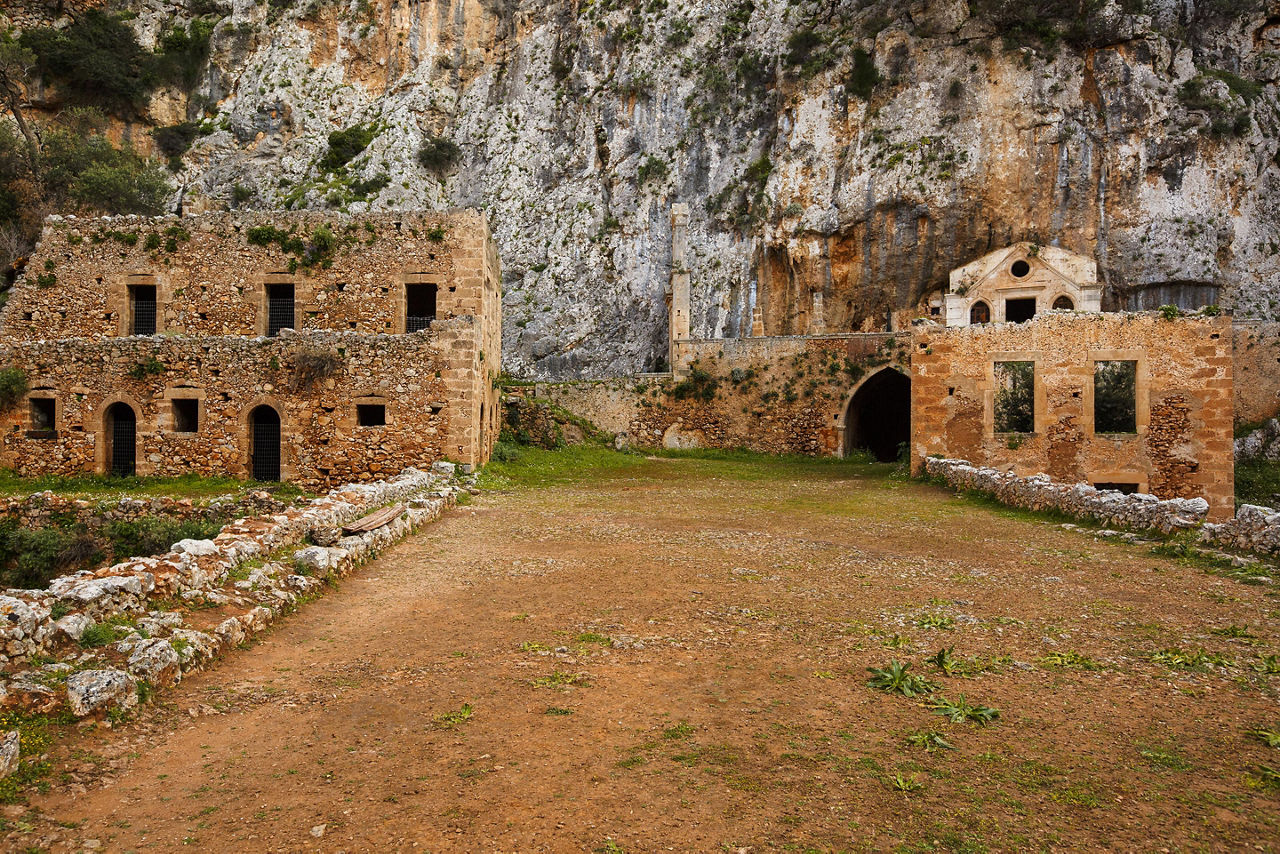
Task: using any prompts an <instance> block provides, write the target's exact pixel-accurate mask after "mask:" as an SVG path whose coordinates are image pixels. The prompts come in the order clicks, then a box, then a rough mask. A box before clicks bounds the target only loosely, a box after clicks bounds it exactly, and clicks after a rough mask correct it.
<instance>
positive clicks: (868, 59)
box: [845, 48, 880, 101]
mask: <svg viewBox="0 0 1280 854" xmlns="http://www.w3.org/2000/svg"><path fill="white" fill-rule="evenodd" d="M879 83H880V71H879V70H878V69H877V68H876V61H875V59H874V58H872V56H871V54H869V53H867V52H866V51H865V50H863V49H862V48H856V49H855V50H854V51H853V67H852V69H850V71H849V82H848V84H847V85H846V86H845V91H847V92H848V93H849V94H850V95H853V96H854V97H856V98H861V99H862V100H864V101H869V100H870V99H871V93H872V92H874V91H875V88H876V86H877V85H878V84H879Z"/></svg>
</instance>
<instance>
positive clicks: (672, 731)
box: [662, 721, 694, 741]
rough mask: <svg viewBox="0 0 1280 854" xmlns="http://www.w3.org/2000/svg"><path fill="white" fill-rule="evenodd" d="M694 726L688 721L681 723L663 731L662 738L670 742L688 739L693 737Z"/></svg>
mask: <svg viewBox="0 0 1280 854" xmlns="http://www.w3.org/2000/svg"><path fill="white" fill-rule="evenodd" d="M693 730H694V726H693V724H691V723H689V722H688V721H681V722H680V723H678V724H676V725H675V726H673V727H668V728H667V729H664V730H663V731H662V737H663V738H665V739H667V740H668V741H676V740H678V739H682V738H688V737H689V736H691V735H693Z"/></svg>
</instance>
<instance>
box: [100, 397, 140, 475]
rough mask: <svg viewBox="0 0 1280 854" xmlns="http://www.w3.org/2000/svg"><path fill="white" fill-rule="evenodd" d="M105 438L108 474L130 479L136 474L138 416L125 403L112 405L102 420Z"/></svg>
mask: <svg viewBox="0 0 1280 854" xmlns="http://www.w3.org/2000/svg"><path fill="white" fill-rule="evenodd" d="M102 430H103V434H104V435H105V437H106V442H107V448H106V450H107V453H106V464H107V465H106V469H107V473H108V474H113V475H116V476H118V477H132V476H133V475H135V474H137V473H138V416H137V413H135V412H134V411H133V407H132V406H130V405H129V404H127V403H113V404H111V405H110V406H108V407H107V411H106V413H105V414H104V416H103V419H102Z"/></svg>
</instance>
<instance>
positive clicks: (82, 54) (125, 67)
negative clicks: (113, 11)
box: [20, 9, 151, 114]
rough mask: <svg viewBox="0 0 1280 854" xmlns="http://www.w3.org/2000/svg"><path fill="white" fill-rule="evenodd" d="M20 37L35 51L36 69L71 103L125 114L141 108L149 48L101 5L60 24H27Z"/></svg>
mask: <svg viewBox="0 0 1280 854" xmlns="http://www.w3.org/2000/svg"><path fill="white" fill-rule="evenodd" d="M20 42H21V43H22V45H23V47H25V48H27V49H28V50H30V51H31V52H32V53H33V54H35V56H36V70H37V71H39V72H40V73H41V74H43V75H45V76H46V77H49V78H51V79H52V80H54V81H55V82H56V83H57V84H58V87H59V91H61V92H62V93H63V94H64V95H65V96H66V97H67V99H68V100H70V101H72V102H73V103H78V104H86V105H94V106H101V107H105V108H106V109H108V110H111V111H112V112H116V113H126V114H127V113H132V112H136V111H138V110H140V109H141V108H142V106H143V104H144V102H145V100H146V96H147V93H148V92H149V91H150V89H151V85H150V81H149V80H148V76H149V75H148V68H147V65H148V62H147V60H148V57H147V53H146V51H144V50H143V49H142V46H141V45H139V44H138V40H137V38H136V37H135V36H134V34H133V29H132V28H131V27H130V26H129V25H128V24H126V23H125V22H124V20H123V19H122V18H120V17H119V16H116V15H110V14H107V13H106V12H103V11H102V10H100V9H90V10H88V11H87V12H85V13H84V14H83V15H81V16H80V17H79V18H78V19H77V20H75V21H73V22H72V23H71V24H70V25H69V26H67V27H66V28H64V29H61V30H57V29H54V28H53V27H40V28H38V29H33V30H28V31H26V32H25V33H23V34H22V36H21V38H20Z"/></svg>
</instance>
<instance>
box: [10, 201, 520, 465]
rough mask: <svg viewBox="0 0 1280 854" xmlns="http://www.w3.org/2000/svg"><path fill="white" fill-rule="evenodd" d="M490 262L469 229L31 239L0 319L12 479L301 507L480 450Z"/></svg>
mask: <svg viewBox="0 0 1280 854" xmlns="http://www.w3.org/2000/svg"><path fill="white" fill-rule="evenodd" d="M500 359H501V294H500V276H499V269H498V257H497V253H496V251H495V248H494V245H493V241H492V239H491V237H490V234H489V229H488V225H487V222H486V220H485V218H484V216H483V215H481V214H480V213H477V212H471V211H468V212H453V213H447V214H444V213H394V214H388V213H382V214H369V215H364V216H359V217H348V216H338V215H331V214H319V213H296V214H230V213H220V214H207V215H202V216H197V217H187V218H176V217H164V218H157V219H148V218H137V217H116V218H105V219H77V218H74V217H67V218H65V219H64V218H58V217H50V219H49V220H48V222H47V223H46V225H45V229H44V233H43V235H42V237H41V240H40V243H39V246H38V248H37V250H36V252H35V253H34V255H33V257H32V258H31V261H30V263H29V265H28V267H27V273H26V275H25V277H24V278H23V279H22V280H20V281H19V282H18V283H17V284H16V285H15V287H14V288H13V290H12V293H11V295H10V298H9V301H8V303H7V305H6V306H5V307H4V309H3V312H0V368H3V369H10V370H11V371H13V372H17V373H15V374H12V375H14V376H17V375H19V374H20V376H21V378H23V379H25V382H26V385H27V388H28V390H27V392H26V393H25V395H24V396H23V397H22V399H21V400H18V401H15V402H14V403H13V404H12V405H11V406H9V407H8V409H7V410H5V411H4V412H2V413H0V465H2V466H5V467H10V468H13V469H16V470H17V471H19V472H20V473H22V474H41V473H60V474H70V473H76V472H102V473H117V474H133V473H137V474H141V475H177V474H183V473H187V472H195V473H200V474H209V475H212V474H230V475H233V476H240V477H252V478H256V479H259V480H278V479H284V480H289V481H294V482H297V483H300V484H303V485H307V486H311V487H323V486H327V485H331V484H336V483H342V482H347V481H353V480H355V481H360V480H371V479H377V478H381V477H384V476H386V475H388V474H391V473H394V472H398V471H400V470H401V469H403V468H405V467H406V466H410V465H415V466H423V465H429V464H430V463H431V462H433V461H435V460H438V459H442V458H446V459H451V460H455V461H457V462H459V463H463V464H470V465H479V464H483V463H484V462H485V461H486V460H487V459H488V457H489V452H490V450H491V449H492V446H493V443H494V441H495V440H496V434H497V420H496V409H497V407H496V402H497V390H496V382H495V381H496V377H497V374H498V373H499V370H500Z"/></svg>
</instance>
